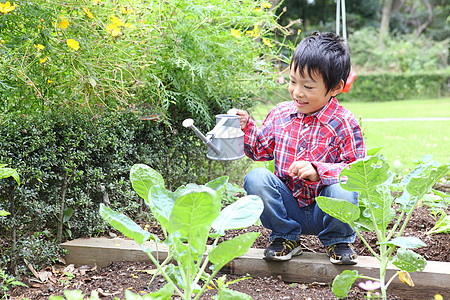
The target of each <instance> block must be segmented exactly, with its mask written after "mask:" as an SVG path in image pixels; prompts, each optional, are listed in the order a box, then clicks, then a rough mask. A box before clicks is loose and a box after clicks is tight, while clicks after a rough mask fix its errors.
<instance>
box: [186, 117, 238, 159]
mask: <svg viewBox="0 0 450 300" xmlns="http://www.w3.org/2000/svg"><path fill="white" fill-rule="evenodd" d="M183 126H184V127H186V128H188V127H189V128H191V129H192V130H194V132H195V134H196V135H198V136H199V137H200V139H201V140H202V141H203V143H205V144H206V146H208V154H207V155H206V157H207V158H209V159H212V160H236V159H241V158H243V157H244V156H245V154H244V132H243V131H242V130H241V126H240V125H239V116H237V115H216V126H215V127H214V128H213V129H212V130H211V131H210V132H208V133H207V134H206V136H204V135H203V134H202V133H201V132H200V131H199V130H198V129H197V128H196V127H195V126H194V120H192V119H186V120H184V121H183Z"/></svg>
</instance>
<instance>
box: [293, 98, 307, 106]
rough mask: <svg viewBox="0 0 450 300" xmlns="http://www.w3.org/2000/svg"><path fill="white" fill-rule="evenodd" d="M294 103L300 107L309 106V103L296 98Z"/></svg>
mask: <svg viewBox="0 0 450 300" xmlns="http://www.w3.org/2000/svg"><path fill="white" fill-rule="evenodd" d="M294 102H295V103H297V104H298V105H305V104H308V102H307V101H302V100H300V99H296V98H294Z"/></svg>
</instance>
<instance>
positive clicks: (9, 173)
mask: <svg viewBox="0 0 450 300" xmlns="http://www.w3.org/2000/svg"><path fill="white" fill-rule="evenodd" d="M8 177H12V178H14V179H15V180H16V182H17V184H18V185H20V178H19V173H18V172H17V170H15V169H11V168H6V165H5V164H0V179H3V178H8ZM9 214H10V213H9V212H7V211H5V210H1V209H0V217H4V216H7V215H9Z"/></svg>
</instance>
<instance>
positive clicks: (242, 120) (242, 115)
mask: <svg viewBox="0 0 450 300" xmlns="http://www.w3.org/2000/svg"><path fill="white" fill-rule="evenodd" d="M227 114H229V115H238V116H239V125H241V129H244V127H245V126H246V125H247V123H248V120H249V119H250V116H249V115H248V113H247V112H246V111H245V110H241V109H236V108H232V109H230V110H229V111H227Z"/></svg>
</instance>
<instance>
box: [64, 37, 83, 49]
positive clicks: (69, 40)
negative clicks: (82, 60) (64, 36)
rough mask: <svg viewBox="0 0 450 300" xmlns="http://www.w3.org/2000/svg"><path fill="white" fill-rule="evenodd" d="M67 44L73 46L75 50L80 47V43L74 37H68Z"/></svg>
mask: <svg viewBox="0 0 450 300" xmlns="http://www.w3.org/2000/svg"><path fill="white" fill-rule="evenodd" d="M67 46H69V47H70V48H72V49H73V50H75V51H76V50H78V49H80V43H78V42H77V41H75V40H74V39H68V40H67Z"/></svg>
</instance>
